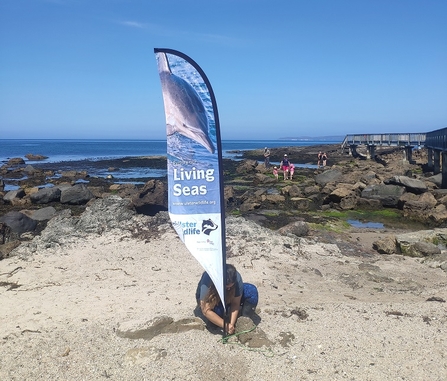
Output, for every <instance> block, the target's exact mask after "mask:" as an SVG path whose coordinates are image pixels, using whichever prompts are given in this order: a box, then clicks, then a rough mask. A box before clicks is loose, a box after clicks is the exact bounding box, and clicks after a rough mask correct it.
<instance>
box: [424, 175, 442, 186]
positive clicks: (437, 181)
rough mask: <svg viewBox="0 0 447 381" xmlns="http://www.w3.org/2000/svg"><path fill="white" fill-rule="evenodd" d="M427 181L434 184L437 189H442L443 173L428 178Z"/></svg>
mask: <svg viewBox="0 0 447 381" xmlns="http://www.w3.org/2000/svg"><path fill="white" fill-rule="evenodd" d="M427 180H428V181H430V182H432V183H434V184H435V185H436V186H437V187H439V188H441V186H442V173H438V174H437V175H434V176H430V177H427Z"/></svg>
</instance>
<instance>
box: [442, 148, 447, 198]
mask: <svg viewBox="0 0 447 381" xmlns="http://www.w3.org/2000/svg"><path fill="white" fill-rule="evenodd" d="M441 188H442V189H447V152H443V153H442V185H441Z"/></svg>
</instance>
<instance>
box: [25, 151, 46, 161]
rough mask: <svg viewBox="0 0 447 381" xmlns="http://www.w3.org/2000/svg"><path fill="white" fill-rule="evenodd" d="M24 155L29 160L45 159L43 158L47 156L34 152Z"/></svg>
mask: <svg viewBox="0 0 447 381" xmlns="http://www.w3.org/2000/svg"><path fill="white" fill-rule="evenodd" d="M25 157H26V158H27V159H28V160H31V161H39V160H45V159H48V156H44V155H34V154H32V153H27V154H26V155H25Z"/></svg>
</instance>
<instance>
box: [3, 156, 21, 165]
mask: <svg viewBox="0 0 447 381" xmlns="http://www.w3.org/2000/svg"><path fill="white" fill-rule="evenodd" d="M22 164H25V160H23V159H22V158H21V157H14V158H12V159H9V160H8V162H7V165H22Z"/></svg>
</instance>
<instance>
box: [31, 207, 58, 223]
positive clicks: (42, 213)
mask: <svg viewBox="0 0 447 381" xmlns="http://www.w3.org/2000/svg"><path fill="white" fill-rule="evenodd" d="M55 214H56V209H55V208H53V207H52V206H47V207H46V208H42V209H38V210H34V211H32V213H31V215H30V216H29V217H30V218H32V219H33V220H36V221H48V220H50V219H51V218H53V217H54V216H55Z"/></svg>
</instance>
